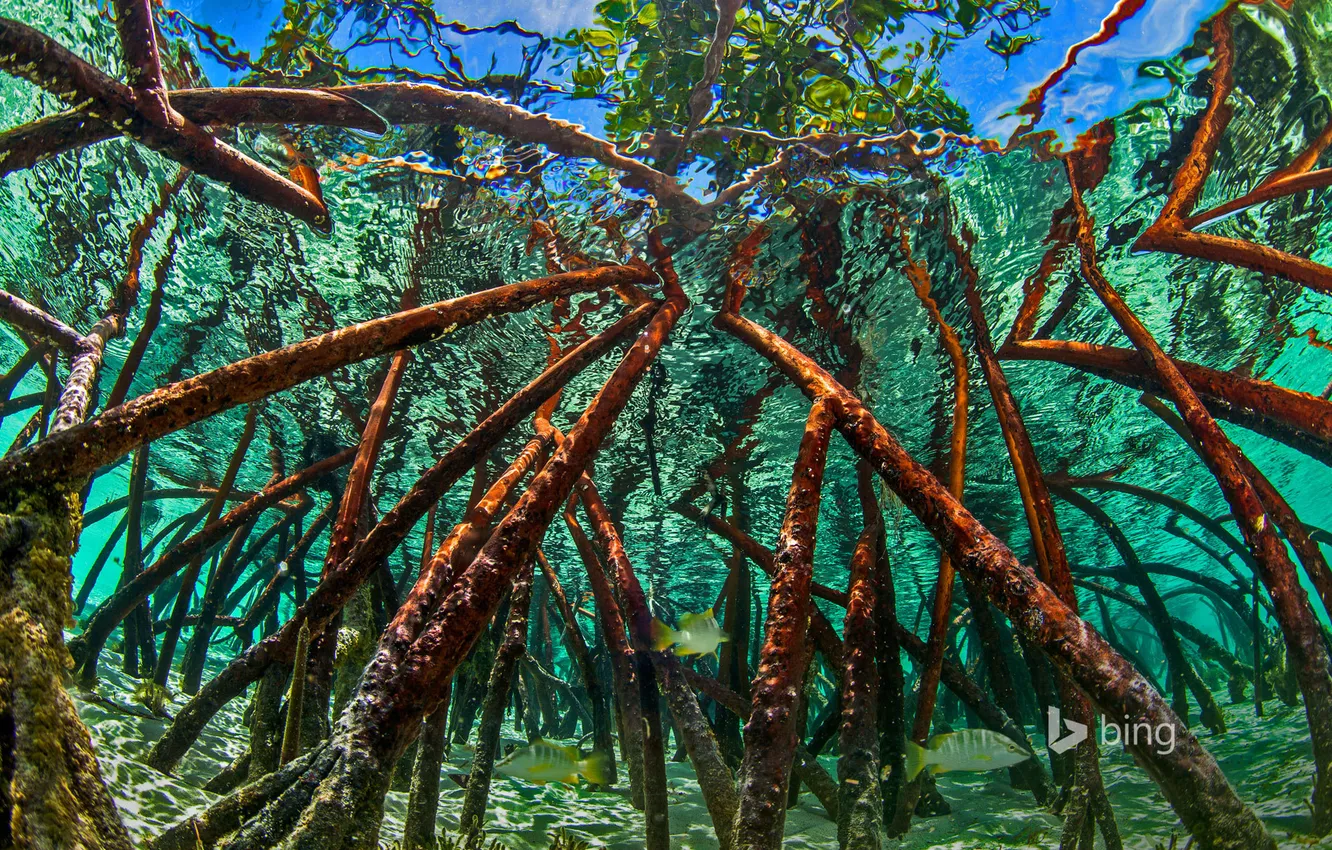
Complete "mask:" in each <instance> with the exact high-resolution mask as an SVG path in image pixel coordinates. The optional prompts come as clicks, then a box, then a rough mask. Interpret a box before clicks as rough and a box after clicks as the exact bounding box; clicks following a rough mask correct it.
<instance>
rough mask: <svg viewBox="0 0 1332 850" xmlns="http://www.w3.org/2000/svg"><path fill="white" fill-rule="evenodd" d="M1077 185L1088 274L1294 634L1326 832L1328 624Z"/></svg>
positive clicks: (1330, 744) (1330, 750)
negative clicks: (1126, 291)
mask: <svg viewBox="0 0 1332 850" xmlns="http://www.w3.org/2000/svg"><path fill="white" fill-rule="evenodd" d="M1069 184H1070V187H1071V189H1072V192H1073V202H1074V204H1075V208H1076V211H1077V216H1078V236H1077V246H1078V252H1079V256H1080V258H1081V260H1082V272H1083V276H1084V277H1085V278H1086V280H1087V283H1088V285H1089V286H1091V288H1092V290H1093V291H1094V292H1095V293H1096V294H1097V296H1098V297H1099V298H1100V299H1101V301H1102V303H1104V304H1105V306H1106V308H1107V309H1108V310H1109V311H1110V314H1111V315H1112V316H1113V317H1114V319H1115V322H1116V324H1118V325H1119V326H1120V328H1121V329H1122V330H1123V331H1124V333H1125V335H1126V336H1128V338H1129V339H1130V340H1131V341H1132V342H1133V346H1134V348H1136V349H1137V350H1138V351H1139V353H1141V354H1142V356H1143V359H1144V360H1145V361H1146V362H1147V364H1148V368H1149V369H1150V370H1151V372H1152V374H1154V376H1155V378H1156V380H1157V381H1158V382H1159V383H1160V384H1161V385H1162V386H1163V387H1164V388H1165V390H1166V395H1167V396H1168V397H1169V398H1170V400H1171V401H1173V402H1174V404H1175V406H1176V408H1178V410H1179V413H1180V417H1181V418H1183V420H1184V423H1185V424H1186V425H1187V426H1188V428H1189V433H1190V434H1192V435H1193V438H1194V440H1196V441H1197V443H1198V445H1199V447H1200V448H1201V449H1202V452H1203V459H1204V461H1205V462H1206V464H1207V466H1208V468H1209V469H1210V470H1211V471H1212V474H1213V475H1214V476H1215V477H1216V480H1217V483H1218V484H1219V485H1220V486H1221V491H1222V493H1223V494H1224V495H1225V497H1226V502H1227V503H1228V504H1229V505H1230V509H1231V512H1232V513H1233V514H1234V515H1235V519H1236V522H1237V524H1238V525H1239V529H1240V532H1241V533H1242V535H1243V537H1244V542H1245V543H1246V544H1247V545H1248V547H1249V549H1250V551H1252V552H1253V555H1254V561H1255V563H1256V566H1257V573H1258V574H1259V575H1260V577H1261V578H1262V580H1263V583H1264V584H1265V585H1266V586H1267V589H1268V592H1269V593H1270V594H1271V596H1272V602H1273V605H1274V607H1275V610H1276V615H1277V622H1278V623H1279V624H1280V625H1281V630H1282V632H1283V634H1284V635H1285V638H1286V649H1287V653H1288V656H1289V659H1290V663H1291V665H1292V666H1293V667H1294V670H1295V674H1296V677H1297V679H1298V681H1299V684H1300V690H1301V692H1302V693H1303V694H1304V705H1305V713H1306V715H1307V717H1308V721H1309V731H1310V736H1311V739H1312V743H1313V751H1314V764H1315V766H1316V769H1317V771H1318V776H1317V779H1316V781H1315V785H1314V798H1313V802H1314V829H1315V831H1316V832H1318V833H1319V834H1324V833H1326V832H1328V831H1329V830H1332V777H1330V776H1329V775H1328V774H1329V771H1332V672H1329V669H1328V656H1327V651H1326V648H1325V646H1324V643H1323V634H1322V630H1321V629H1320V627H1319V625H1318V620H1317V618H1316V617H1315V615H1314V613H1313V608H1312V607H1311V606H1310V604H1309V598H1308V596H1307V595H1306V594H1305V591H1304V588H1303V587H1302V586H1301V585H1300V582H1299V577H1298V575H1297V574H1296V570H1295V566H1294V564H1292V563H1291V560H1290V557H1289V556H1288V555H1287V553H1286V546H1285V544H1284V543H1283V542H1282V541H1281V540H1280V539H1279V538H1278V537H1277V534H1276V529H1275V528H1273V524H1272V523H1271V522H1270V521H1269V520H1268V517H1267V514H1266V511H1265V510H1264V508H1263V503H1262V499H1261V498H1260V497H1259V496H1258V493H1257V491H1256V490H1255V489H1254V486H1253V484H1252V483H1251V482H1250V481H1249V479H1248V478H1247V477H1246V476H1245V475H1244V470H1243V467H1242V464H1241V463H1240V460H1239V449H1238V448H1236V446H1235V444H1234V443H1232V442H1231V441H1230V438H1229V437H1227V436H1226V434H1225V432H1224V431H1222V430H1221V427H1220V426H1219V425H1217V424H1216V420H1215V419H1213V418H1212V416H1211V414H1209V413H1208V412H1207V409H1206V408H1205V407H1203V404H1202V402H1201V401H1200V400H1199V399H1198V396H1197V394H1196V393H1194V391H1193V388H1192V387H1191V386H1190V384H1189V381H1188V379H1187V378H1186V377H1185V376H1184V375H1183V374H1182V373H1181V372H1180V370H1179V369H1177V368H1175V365H1174V362H1173V361H1172V360H1171V359H1170V358H1169V357H1168V356H1166V354H1165V352H1164V351H1163V350H1162V349H1161V346H1160V345H1159V344H1158V343H1157V341H1156V339H1155V338H1154V337H1153V336H1152V335H1151V333H1150V332H1149V331H1148V330H1147V328H1146V326H1144V325H1143V324H1142V322H1141V321H1140V320H1139V319H1138V318H1137V316H1136V315H1134V313H1133V311H1132V310H1131V309H1130V308H1129V306H1128V304H1127V303H1125V302H1124V300H1123V298H1121V297H1120V295H1119V293H1118V292H1117V291H1116V290H1115V288H1114V287H1113V286H1111V284H1110V281H1109V280H1107V279H1106V277H1105V275H1104V274H1103V273H1102V272H1101V269H1100V266H1099V264H1098V262H1097V259H1096V243H1095V235H1094V233H1093V229H1092V228H1093V223H1092V219H1091V215H1090V213H1089V212H1088V211H1087V208H1086V205H1085V203H1084V202H1083V198H1082V192H1081V189H1080V188H1079V185H1078V182H1077V179H1076V172H1075V170H1074V168H1073V167H1070V168H1069Z"/></svg>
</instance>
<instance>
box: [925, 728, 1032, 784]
mask: <svg viewBox="0 0 1332 850" xmlns="http://www.w3.org/2000/svg"><path fill="white" fill-rule="evenodd" d="M1031 755H1032V754H1031V753H1029V752H1027V750H1025V749H1024V748H1023V747H1022V746H1021V745H1020V744H1018V743H1017V742H1016V741H1014V740H1013V739H1012V738H1009V737H1007V736H1006V735H1000V734H999V733H998V732H992V731H990V730H989V729H964V730H962V731H961V732H949V733H948V734H946V735H935V736H934V737H933V738H931V739H930V740H929V744H928V745H927V746H924V747H922V746H921V745H919V744H917V743H915V742H914V741H907V781H908V782H910V781H911V780H913V779H915V778H916V777H917V776H918V775H919V774H920V772H921V771H922V770H928V771H929V772H930V773H932V774H939V773H948V772H950V771H982V770H999V769H1000V768H1005V767H1012V766H1013V765H1015V764H1021V763H1022V762H1024V761H1026V760H1027V759H1029V758H1031Z"/></svg>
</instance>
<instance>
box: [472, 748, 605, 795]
mask: <svg viewBox="0 0 1332 850" xmlns="http://www.w3.org/2000/svg"><path fill="white" fill-rule="evenodd" d="M495 770H497V771H499V772H500V773H502V774H504V775H505V776H510V777H513V778H514V779H522V780H525V781H527V782H532V783H535V784H537V785H544V784H546V783H547V782H564V783H568V784H570V785H572V784H573V783H574V782H577V781H578V777H579V776H582V777H583V778H584V779H586V780H587V781H588V782H594V783H596V784H598V785H604V784H606V776H607V770H608V765H607V763H606V756H605V754H604V753H592V755H590V756H588V757H587V758H581V757H580V756H579V753H578V748H577V747H561V746H557V745H555V744H550V743H547V742H545V741H541V740H537V741H533V742H532V743H530V744H528V745H527V746H525V747H520V748H519V749H516V750H514V751H513V752H511V753H509V755H508V756H506V757H505V758H504V760H503V761H501V762H499V763H498V764H496V765H495Z"/></svg>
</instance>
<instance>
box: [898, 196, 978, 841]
mask: <svg viewBox="0 0 1332 850" xmlns="http://www.w3.org/2000/svg"><path fill="white" fill-rule="evenodd" d="M897 230H898V234H899V244H900V247H901V251H902V257H903V262H904V263H905V266H904V271H905V273H906V276H907V279H908V280H910V281H911V286H912V288H913V289H915V291H916V297H917V298H918V299H920V302H921V305H922V306H924V308H925V312H926V313H927V314H929V317H930V320H931V321H932V322H933V323H934V325H935V326H936V327H937V328H938V330H939V341H940V344H941V345H942V346H943V349H944V351H945V352H947V354H948V359H949V360H950V361H951V363H952V369H953V430H952V436H951V439H950V440H949V447H948V490H949V492H950V493H952V494H953V498H955V499H957V500H958V502H959V503H960V502H961V501H962V490H963V486H964V483H965V477H966V464H967V399H968V388H967V376H968V370H967V356H966V352H965V351H963V349H962V341H961V340H960V339H958V336H957V332H956V331H954V330H953V328H952V326H951V325H949V324H948V322H947V321H945V320H944V317H943V314H942V313H940V312H939V305H938V304H936V303H935V301H934V298H933V297H931V295H930V287H931V280H930V272H929V269H928V268H927V267H926V265H925V262H924V261H923V260H917V259H915V257H914V256H913V255H912V252H911V241H910V238H909V236H908V234H907V228H906V223H905V222H904V221H903V220H902V217H901V215H900V214H899V215H898V220H897ZM956 577H957V572H956V570H955V569H954V568H953V563H952V561H951V559H950V558H949V557H948V553H947V552H944V553H943V554H942V556H941V557H940V558H939V574H938V577H937V579H936V580H935V585H934V603H933V607H932V610H931V614H930V634H929V640H928V641H927V643H926V645H927V646H928V647H929V654H928V657H927V658H926V659H925V663H924V665H923V666H922V667H921V670H920V677H919V680H918V688H919V690H918V696H917V699H916V714H915V717H914V719H913V721H912V726H911V740H912V741H914V742H915V743H917V744H919V745H921V746H925V744H926V742H927V741H928V740H929V737H930V726H931V723H932V721H933V718H934V706H935V702H936V700H937V699H938V695H939V667H940V665H942V664H943V656H944V650H945V648H946V647H947V644H948V627H949V622H950V621H951V619H952V609H953V585H954V583H955V581H956ZM924 781H925V779H924V777H922V778H921V779H920V781H917V782H909V783H907V784H906V785H905V786H904V787H903V788H902V791H901V793H900V794H899V798H898V801H897V813H896V815H895V816H894V818H893V820H892V822H891V824H889V825H888V834H889V835H890V836H900V835H905V834H906V831H907V829H908V828H909V826H910V824H911V816H912V815H913V814H914V813H915V810H916V802H917V801H918V800H919V798H920V792H921V783H922V782H924Z"/></svg>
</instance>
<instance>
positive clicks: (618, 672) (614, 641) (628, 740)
mask: <svg viewBox="0 0 1332 850" xmlns="http://www.w3.org/2000/svg"><path fill="white" fill-rule="evenodd" d="M564 522H565V525H567V526H568V528H569V536H570V537H571V538H572V539H573V542H574V547H575V548H576V549H577V550H578V554H579V556H580V557H581V558H582V561H583V568H584V569H585V570H586V571H587V578H588V586H589V587H590V588H591V589H592V597H593V599H594V600H595V602H596V610H597V619H598V621H599V622H600V623H601V633H602V636H603V640H605V642H606V652H607V654H609V655H610V661H611V678H612V680H613V683H614V689H615V700H616V704H617V705H618V706H619V708H620V712H619V713H620V736H621V749H622V750H623V752H624V760H625V763H626V764H627V765H628V766H629V793H630V798H631V799H632V801H633V804H634V806H635V807H636V808H639V809H643V808H644V807H645V806H646V805H647V800H646V797H645V794H644V789H643V730H644V725H643V703H642V700H641V699H640V697H639V687H638V676H637V675H636V674H635V672H634V653H633V650H632V649H630V648H629V639H628V638H627V637H626V630H625V625H624V615H623V614H622V612H621V611H620V605H619V603H618V602H616V600H615V592H614V591H613V590H612V589H611V584H610V580H609V579H607V577H606V570H605V568H604V567H603V566H602V564H601V558H600V557H599V556H598V555H597V552H596V550H595V549H593V548H592V541H591V540H589V539H588V537H587V534H586V532H584V531H583V527H582V526H581V525H579V524H578V519H577V517H575V516H574V512H573V510H572V507H571V508H570V509H569V510H567V511H565V514H564Z"/></svg>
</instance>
